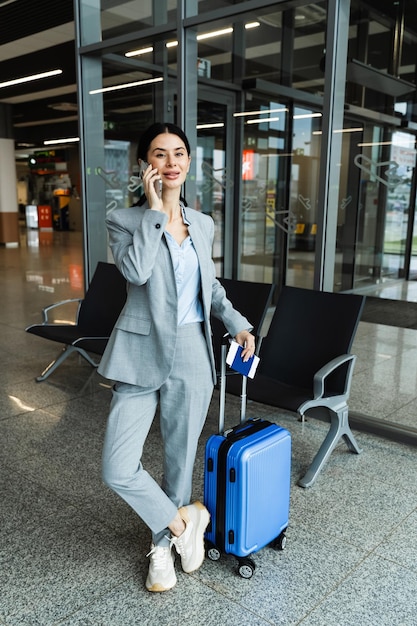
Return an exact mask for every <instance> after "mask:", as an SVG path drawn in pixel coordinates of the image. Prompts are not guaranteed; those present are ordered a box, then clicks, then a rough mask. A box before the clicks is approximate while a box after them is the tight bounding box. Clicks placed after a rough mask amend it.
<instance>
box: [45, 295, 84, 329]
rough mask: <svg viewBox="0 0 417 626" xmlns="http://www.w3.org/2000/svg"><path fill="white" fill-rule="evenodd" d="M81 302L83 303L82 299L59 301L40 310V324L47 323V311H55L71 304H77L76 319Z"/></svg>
mask: <svg viewBox="0 0 417 626" xmlns="http://www.w3.org/2000/svg"><path fill="white" fill-rule="evenodd" d="M82 301H83V298H70V299H68V300H60V301H59V302H55V304H49V305H48V306H46V307H44V308H43V309H42V317H43V320H42V324H47V323H48V321H49V320H48V312H49V311H52V309H56V308H57V307H60V306H63V305H64V304H71V302H78V310H77V315H76V317H77V318H78V311H79V308H80V305H81V302H82Z"/></svg>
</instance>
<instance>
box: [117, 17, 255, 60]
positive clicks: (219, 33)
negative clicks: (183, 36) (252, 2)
mask: <svg viewBox="0 0 417 626" xmlns="http://www.w3.org/2000/svg"><path fill="white" fill-rule="evenodd" d="M260 25H261V24H260V22H248V23H247V24H245V28H246V30H249V29H251V28H257V27H258V26H260ZM230 33H233V28H232V27H229V28H222V29H221V30H213V31H212V32H210V33H201V35H197V41H204V39H211V38H212V37H220V36H222V35H229V34H230ZM165 46H166V47H167V48H175V47H176V46H178V41H176V40H174V41H168V42H167V43H166V44H165ZM149 52H153V46H147V47H146V48H139V50H131V51H130V52H125V57H138V56H140V55H141V54H148V53H149Z"/></svg>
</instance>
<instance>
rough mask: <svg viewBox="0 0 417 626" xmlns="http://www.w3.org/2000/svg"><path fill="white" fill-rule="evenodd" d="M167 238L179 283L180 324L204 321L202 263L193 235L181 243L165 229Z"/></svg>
mask: <svg viewBox="0 0 417 626" xmlns="http://www.w3.org/2000/svg"><path fill="white" fill-rule="evenodd" d="M183 217H184V213H183ZM165 238H166V242H167V244H168V248H169V251H170V254H171V259H172V265H173V268H174V273H175V282H176V285H177V294H178V326H183V325H184V324H193V323H194V322H202V321H203V319H204V316H203V307H202V304H201V301H200V288H201V275H200V265H199V262H198V257H197V253H196V251H195V249H194V245H193V242H192V240H191V237H190V236H188V237H186V239H184V241H183V242H182V244H181V245H179V244H178V243H177V242H176V241H175V239H174V237H173V236H172V235H171V234H170V233H168V232H167V231H165Z"/></svg>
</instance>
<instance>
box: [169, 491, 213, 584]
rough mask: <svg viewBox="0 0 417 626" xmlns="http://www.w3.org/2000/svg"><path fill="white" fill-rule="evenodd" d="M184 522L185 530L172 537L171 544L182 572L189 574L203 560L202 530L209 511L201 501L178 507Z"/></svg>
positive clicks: (204, 527) (205, 524)
mask: <svg viewBox="0 0 417 626" xmlns="http://www.w3.org/2000/svg"><path fill="white" fill-rule="evenodd" d="M178 512H179V514H180V515H181V518H182V519H183V520H184V522H185V530H184V532H183V533H182V535H180V536H179V537H172V539H171V544H172V545H174V546H175V549H176V551H177V552H178V554H179V555H180V557H181V565H182V569H183V570H184V572H187V574H189V573H190V572H194V571H195V570H196V569H198V568H199V567H200V566H201V565H202V563H203V561H204V531H205V530H206V528H207V526H208V523H209V521H210V513H209V512H208V511H207V509H206V507H205V506H204V505H203V504H201V502H195V503H194V504H189V505H188V506H183V507H181V508H180V509H178Z"/></svg>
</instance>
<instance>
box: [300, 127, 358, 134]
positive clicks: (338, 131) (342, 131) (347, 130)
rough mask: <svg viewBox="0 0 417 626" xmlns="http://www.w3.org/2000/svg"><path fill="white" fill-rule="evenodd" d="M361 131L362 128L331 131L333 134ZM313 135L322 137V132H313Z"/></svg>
mask: <svg viewBox="0 0 417 626" xmlns="http://www.w3.org/2000/svg"><path fill="white" fill-rule="evenodd" d="M362 131H363V127H359V128H338V129H337V130H335V131H333V132H335V133H360V132H362ZM312 134H313V135H322V134H323V131H321V130H313V133H312Z"/></svg>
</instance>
